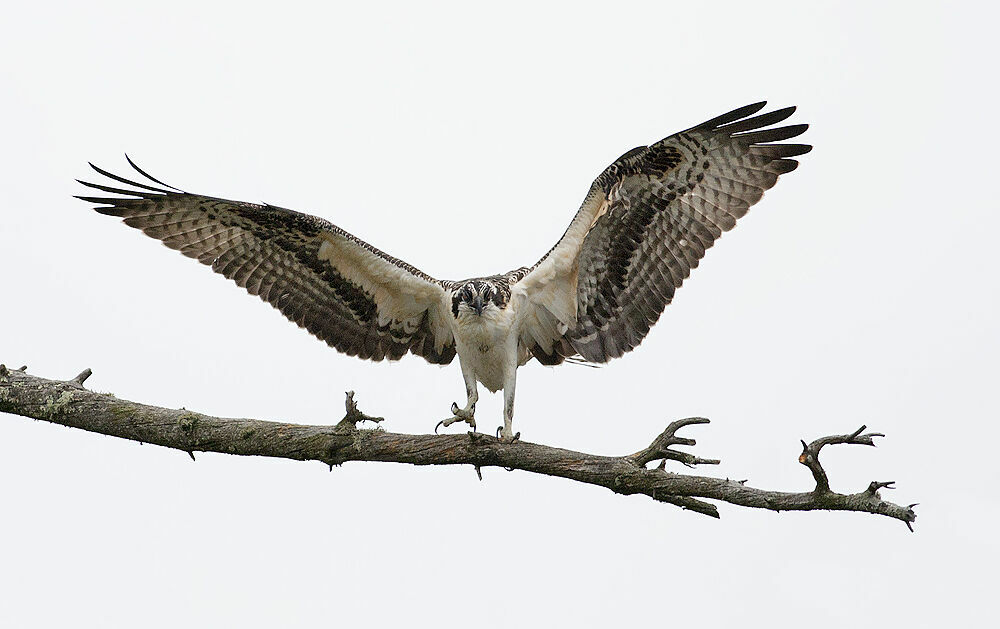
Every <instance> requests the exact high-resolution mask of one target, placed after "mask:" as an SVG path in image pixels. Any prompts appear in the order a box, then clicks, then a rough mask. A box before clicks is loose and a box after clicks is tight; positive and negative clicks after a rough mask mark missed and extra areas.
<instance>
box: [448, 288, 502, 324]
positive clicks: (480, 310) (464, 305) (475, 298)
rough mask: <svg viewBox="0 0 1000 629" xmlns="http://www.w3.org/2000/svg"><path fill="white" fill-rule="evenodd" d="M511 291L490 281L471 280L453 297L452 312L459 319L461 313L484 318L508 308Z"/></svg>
mask: <svg viewBox="0 0 1000 629" xmlns="http://www.w3.org/2000/svg"><path fill="white" fill-rule="evenodd" d="M508 298H509V291H505V290H503V287H501V286H498V285H497V284H495V283H494V282H492V281H490V280H469V281H468V282H465V283H464V284H462V285H461V286H459V287H458V289H457V290H456V291H455V293H454V294H453V295H452V300H451V311H452V314H454V315H455V318H456V319H457V318H458V316H459V315H460V314H461V313H463V312H464V313H466V314H469V315H476V316H480V317H481V316H483V314H484V313H486V314H489V313H490V312H491V311H493V310H503V309H504V308H506V307H507V299H508Z"/></svg>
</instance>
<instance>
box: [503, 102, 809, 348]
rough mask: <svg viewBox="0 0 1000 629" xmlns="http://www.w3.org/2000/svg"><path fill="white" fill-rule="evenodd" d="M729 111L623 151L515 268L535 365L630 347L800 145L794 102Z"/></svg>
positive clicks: (515, 290)
mask: <svg viewBox="0 0 1000 629" xmlns="http://www.w3.org/2000/svg"><path fill="white" fill-rule="evenodd" d="M764 105H765V103H756V104H753V105H748V106H746V107H741V108H739V109H735V110H733V111H731V112H729V113H726V114H723V115H721V116H718V117H716V118H713V119H711V120H708V121H706V122H703V123H702V124H700V125H697V126H695V127H692V128H690V129H687V130H686V131H681V132H680V133H675V134H674V135H672V136H670V137H667V138H664V139H663V140H660V141H659V142H656V143H655V144H652V145H650V146H641V147H638V148H635V149H633V150H631V151H629V152H628V153H626V154H624V155H622V156H621V157H620V158H618V160H617V161H615V163H614V164H612V165H611V166H609V167H608V168H607V169H606V170H605V171H604V172H603V173H601V175H600V176H599V177H598V178H597V180H596V181H595V182H594V184H593V185H592V186H591V188H590V192H589V193H588V195H587V198H586V199H585V200H584V202H583V205H582V206H581V208H580V210H579V212H577V214H576V216H575V217H574V218H573V222H572V223H570V226H569V228H568V229H567V230H566V233H565V234H564V235H563V237H562V238H561V239H560V240H559V242H558V243H556V245H555V246H554V247H553V248H552V250H551V251H549V253H548V254H546V255H545V257H543V258H542V259H541V260H540V261H539V262H538V263H537V264H536V265H535V266H534V267H531V268H530V269H527V268H526V269H521V270H519V271H516V272H515V273H517V275H518V281H517V282H516V283H515V284H514V286H513V287H512V289H511V292H512V296H513V298H514V299H518V300H520V304H519V308H518V313H519V316H520V317H522V323H521V326H520V329H521V342H522V343H523V344H524V346H525V347H527V348H528V349H529V351H530V353H531V355H532V356H534V357H535V358H537V359H538V360H539V361H540V362H542V363H545V364H557V363H559V362H562V360H563V359H565V358H568V357H571V356H574V355H577V354H578V355H580V356H582V357H583V358H584V359H585V360H587V361H591V362H602V363H603V362H606V361H608V360H610V359H612V358H617V357H618V356H621V355H622V354H624V353H625V352H627V351H629V350H631V349H633V348H634V347H636V346H637V345H638V344H639V343H640V342H641V341H642V339H643V338H644V337H645V336H646V334H647V333H648V332H649V328H650V326H651V325H653V324H654V323H655V322H656V320H657V319H659V317H660V314H662V312H663V309H664V308H665V307H666V305H667V304H668V303H670V300H671V299H672V298H673V295H674V291H675V290H676V289H677V288H679V287H680V286H681V283H683V281H684V280H685V279H686V278H687V276H688V274H689V273H690V272H691V269H693V268H695V267H696V266H698V261H699V260H700V259H701V257H702V256H704V255H705V251H706V250H707V249H708V248H709V247H711V246H712V244H713V243H714V242H715V240H716V239H717V238H719V236H721V235H722V233H723V232H725V231H728V230H729V229H731V228H732V227H733V226H734V225H736V220H737V219H738V218H740V217H741V216H743V215H744V214H746V212H747V210H748V209H749V208H750V206H751V205H753V204H754V203H756V202H757V201H759V200H760V198H761V196H762V195H763V194H764V191H765V190H767V189H768V188H770V187H771V186H773V185H774V184H775V182H776V181H777V180H778V176H779V175H781V174H784V173H787V172H790V171H792V170H794V169H795V167H796V166H798V162H797V161H796V160H794V159H789V158H791V157H795V156H797V155H801V154H803V153H806V152H808V151H809V150H810V148H812V147H810V146H808V145H805V144H782V143H779V142H781V141H782V140H787V139H789V138H793V137H795V136H798V135H799V134H801V133H802V132H803V131H805V130H806V127H807V125H804V124H798V125H790V126H786V127H777V128H766V127H769V126H770V125H773V124H775V123H778V122H781V121H782V120H785V119H786V118H788V117H789V116H791V115H792V113H793V112H794V111H795V108H794V107H788V108H785V109H779V110H777V111H772V112H770V113H766V114H761V115H757V116H754V115H753V114H756V113H757V112H758V111H760V110H761V109H762V108H763V107H764Z"/></svg>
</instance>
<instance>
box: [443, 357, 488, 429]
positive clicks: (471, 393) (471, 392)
mask: <svg viewBox="0 0 1000 629" xmlns="http://www.w3.org/2000/svg"><path fill="white" fill-rule="evenodd" d="M459 362H460V363H461V365H462V378H463V379H464V380H465V395H466V403H465V408H458V403H457V402H452V403H451V414H452V416H451V417H449V418H447V419H442V420H441V421H439V422H438V424H437V426H435V427H434V432H435V433H436V432H437V429H438V428H439V427H441V426H445V427H448V426H451V425H452V424H454V423H455V422H465V423H467V424H469V427H470V428H472V429H473V430H475V429H476V418H475V414H476V402H477V401H479V385H478V384H477V383H476V374H475V373H474V372H473V371H472V368H471V367H469V366H467V365H466V364H465V363H464V362H462V360H461V357H459Z"/></svg>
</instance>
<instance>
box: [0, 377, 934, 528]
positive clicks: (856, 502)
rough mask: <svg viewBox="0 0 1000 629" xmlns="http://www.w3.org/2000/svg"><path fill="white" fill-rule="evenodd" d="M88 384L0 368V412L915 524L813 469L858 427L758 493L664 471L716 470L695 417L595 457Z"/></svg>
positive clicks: (139, 432) (740, 484) (128, 433)
mask: <svg viewBox="0 0 1000 629" xmlns="http://www.w3.org/2000/svg"><path fill="white" fill-rule="evenodd" d="M88 376H90V370H89V369H87V370H85V371H83V372H82V373H81V374H80V375H78V376H77V377H76V378H74V379H72V380H70V381H65V382H64V381H58V380H46V379H44V378H39V377H37V376H32V375H30V374H28V373H26V371H25V369H24V368H22V369H20V370H13V371H12V370H9V369H7V368H6V367H5V366H3V365H0V412H4V413H12V414H15V415H22V416H24V417H33V418H35V419H41V420H45V421H49V422H53V423H56V424H62V425H64V426H71V427H74V428H80V429H83V430H88V431H90V432H96V433H100V434H104V435H110V436H114V437H121V438H123V439H131V440H133V441H139V442H142V443H154V444H157V445H161V446H165V447H168V448H175V449H177V450H182V451H184V452H187V453H188V454H190V455H191V457H192V458H193V457H194V452H195V451H199V452H221V453H226V454H239V455H245V456H269V457H279V458H286V459H295V460H300V461H306V460H311V461H322V462H323V463H326V464H327V465H329V466H330V467H331V468H332V467H333V466H334V465H341V464H343V463H346V462H347V461H391V462H396V463H412V464H414V465H472V466H474V467H475V468H476V472H477V473H479V471H480V469H481V468H483V467H487V466H497V467H504V468H507V469H511V470H515V469H516V470H524V471H526V472H534V473H536V474H545V475H548V476H558V477H561V478H568V479H571V480H575V481H579V482H582V483H589V484H592V485H600V486H601V487H606V488H608V489H610V490H612V491H614V492H616V493H619V494H625V495H630V494H644V495H647V496H650V497H651V498H653V499H654V500H657V501H659V502H666V503H670V504H673V505H677V506H679V507H682V508H684V509H689V510H692V511H697V512H698V513H703V514H705V515H710V516H712V517H716V518H717V517H719V512H718V509H717V508H716V506H715V505H714V504H712V503H710V502H707V500H716V501H722V502H728V503H731V504H734V505H740V506H744V507H756V508H760V509H770V510H772V511H810V510H818V509H826V510H839V511H862V512H867V513H874V514H877V515H883V516H887V517H890V518H895V519H897V520H901V521H903V522H905V523H906V525H907V526H908V527H910V530H911V531H912V530H913V529H912V523H913V521H914V520H915V519H916V517H917V516H916V514H915V513H914V511H913V507H914V506H915V505H909V506H907V507H903V506H900V505H897V504H894V503H891V502H888V501H886V500H883V499H882V498H881V496H880V495H879V490H881V489H891V486H890V485H891V482H883V481H873V482H872V483H871V484H870V485H869V486H868V487H867V488H866V489H865V490H863V491H861V492H858V493H855V494H840V493H836V492H834V491H832V490H831V489H830V483H829V479H828V477H827V473H826V471H825V470H824V469H823V467H822V466H821V465H820V463H819V452H820V450H821V449H822V448H823V447H824V446H827V445H835V444H863V445H874V438H875V437H880V436H882V435H880V434H879V433H865V434H863V433H864V430H865V427H864V426H862V427H861V428H859V429H858V430H856V431H855V432H853V433H851V434H849V435H835V436H830V437H823V438H821V439H817V440H815V441H813V442H812V443H810V444H808V445H807V444H806V443H805V442H804V441H803V442H802V446H803V450H802V454H801V455H800V456H799V462H801V463H802V464H803V465H805V466H806V467H808V468H809V470H810V471H811V472H812V474H813V478H814V480H815V481H816V487H815V489H814V490H812V491H809V492H799V493H793V492H780V491H768V490H763V489H756V488H754V487H749V486H747V485H746V481H735V480H729V479H722V478H715V477H711V476H694V475H687V474H677V473H674V472H669V471H667V470H666V462H667V460H673V461H679V462H681V463H683V464H685V465H687V466H689V467H693V466H695V465H711V464H717V463H718V462H719V461H718V460H716V459H703V458H700V457H697V456H694V455H692V454H689V453H686V452H681V451H678V450H674V449H672V447H671V446H693V445H695V440H694V439H690V438H687V437H679V436H677V435H676V433H677V431H678V430H680V429H682V428H685V427H687V426H689V425H693V424H706V423H708V421H709V420H707V419H705V418H701V417H692V418H688V419H680V420H677V421H675V422H673V423H671V424H670V425H669V426H667V429H666V430H664V431H663V433H661V434H660V435H659V436H658V437H657V438H656V439H655V440H653V442H652V443H651V444H650V445H649V446H648V447H646V448H644V449H642V450H640V451H638V452H636V453H634V454H630V455H626V456H598V455H594V454H585V453H582V452H573V451H571V450H564V449H561V448H554V447H551V446H545V445H540V444H535V443H529V442H525V441H517V442H515V443H503V442H501V441H499V440H498V439H496V438H494V437H492V436H489V435H484V434H480V433H466V434H461V435H409V434H400V433H391V432H387V431H385V430H383V429H382V428H381V427H375V428H373V429H368V428H359V427H358V424H359V423H362V422H372V423H378V422H381V421H383V420H382V418H381V417H370V416H368V415H366V414H364V413H362V412H361V411H360V410H358V407H357V404H356V403H355V401H354V394H353V392H351V393H348V394H347V413H346V415H345V417H344V419H343V420H341V421H340V422H339V423H337V424H336V425H334V426H306V425H301V424H289V423H281V422H272V421H262V420H257V419H222V418H218V417H212V416H209V415H205V414H202V413H196V412H193V411H188V410H185V409H180V410H174V409H167V408H160V407H156V406H149V405H146V404H139V403H137V402H129V401H126V400H121V399H118V398H116V397H115V396H113V395H110V394H101V393H95V392H93V391H88V390H87V389H84V388H83V382H84V381H85V380H86V379H87V377H88ZM656 460H660V461H661V462H660V464H659V465H658V466H656V467H653V468H647V467H646V465H647V464H648V463H651V462H653V461H656ZM480 478H482V476H481V475H480Z"/></svg>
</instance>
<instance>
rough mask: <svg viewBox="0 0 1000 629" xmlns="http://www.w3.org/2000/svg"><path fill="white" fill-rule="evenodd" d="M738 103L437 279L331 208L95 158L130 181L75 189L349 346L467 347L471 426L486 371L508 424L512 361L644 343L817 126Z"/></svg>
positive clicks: (603, 354)
mask: <svg viewBox="0 0 1000 629" xmlns="http://www.w3.org/2000/svg"><path fill="white" fill-rule="evenodd" d="M763 107H764V103H757V104H755V105H749V106H747V107H742V108H740V109H737V110H734V111H732V112H729V113H727V114H724V115H722V116H719V117H717V118H714V119H712V120H709V121H707V122H704V123H702V124H700V125H697V126H695V127H692V128H690V129H688V130H686V131H682V132H680V133H677V134H674V135H672V136H670V137H668V138H666V139H664V140H661V141H659V142H657V143H655V144H652V145H650V146H646V147H639V148H636V149H633V150H631V151H629V152H628V153H625V154H624V155H623V156H622V157H620V158H619V159H618V160H617V161H615V162H614V163H613V164H612V165H611V166H609V167H608V168H607V169H606V170H605V171H604V172H603V173H601V175H600V176H599V177H598V178H597V180H596V181H595V182H594V183H593V185H592V186H591V188H590V191H589V193H588V194H587V197H586V199H585V200H584V202H583V205H582V207H581V208H580V210H579V211H578V212H577V214H576V216H575V217H574V218H573V221H572V222H571V223H570V225H569V227H568V228H567V230H566V232H565V234H564V235H563V237H562V238H561V239H560V240H559V242H557V243H556V245H555V246H554V247H553V248H552V249H551V250H550V251H549V252H548V253H547V254H546V255H545V256H544V257H543V258H542V259H541V260H539V262H538V263H537V264H535V265H534V266H533V267H524V268H521V269H517V270H514V271H511V272H509V273H505V274H501V275H496V276H492V277H487V278H474V279H472V280H466V281H462V282H451V281H441V280H436V279H434V278H432V277H430V276H428V275H427V274H425V273H423V272H421V271H420V270H418V269H416V268H414V267H412V266H410V265H408V264H406V263H405V262H402V261H400V260H398V259H396V258H393V257H392V256H390V255H388V254H386V253H383V252H382V251H380V250H378V249H376V248H375V247H373V246H371V245H369V244H367V243H365V242H364V241H362V240H360V239H358V238H356V237H355V236H352V235H351V234H348V233H347V232H345V231H344V230H342V229H340V228H339V227H337V226H335V225H333V224H332V223H329V222H327V221H325V220H323V219H321V218H317V217H315V216H310V215H307V214H301V213H298V212H293V211H291V210H286V209H283V208H279V207H275V206H271V205H256V204H251V203H242V202H238V201H227V200H225V199H217V198H214V197H208V196H202V195H197V194H189V193H186V192H183V191H181V190H178V189H176V188H173V187H171V186H167V185H166V184H163V183H162V182H160V181H158V180H156V179H154V178H152V177H150V176H149V175H147V174H146V173H145V172H143V171H142V170H141V169H139V168H138V167H137V166H136V165H135V164H134V163H132V162H131V160H130V161H129V163H130V164H131V165H132V167H133V168H135V170H136V171H137V172H138V173H139V174H140V175H141V176H143V177H145V178H146V179H148V180H149V183H141V182H136V181H131V180H129V179H125V178H123V177H119V176H117V175H114V174H112V173H110V172H107V171H105V170H102V169H100V168H97V167H96V166H94V169H95V170H96V171H97V172H99V173H100V174H102V175H104V176H106V177H108V178H110V179H112V180H114V181H116V182H119V183H120V184H124V185H126V186H128V187H127V188H119V187H116V186H111V185H104V184H96V183H87V182H81V183H83V184H84V185H86V186H88V187H91V188H94V189H97V190H101V191H103V192H106V193H110V194H113V195H120V196H113V197H90V196H86V197H83V196H81V197H79V198H81V199H84V200H85V201H90V202H93V203H96V204H98V207H97V208H96V209H97V211H99V212H101V213H103V214H110V215H113V216H119V217H122V218H123V219H124V222H125V223H126V224H128V225H130V226H132V227H136V228H138V229H141V230H142V231H143V232H144V233H145V234H147V235H149V236H151V237H153V238H156V239H158V240H161V241H163V243H164V244H166V245H167V246H168V247H171V248H173V249H177V250H179V251H180V252H181V253H183V254H184V255H186V256H189V257H192V258H195V259H197V260H198V261H200V262H201V263H203V264H207V265H210V266H211V267H212V269H213V270H214V271H216V272H218V273H221V274H223V275H225V276H226V277H228V278H230V279H232V280H233V281H235V282H236V283H237V284H238V285H239V286H242V287H243V288H245V289H246V290H247V291H248V292H249V293H250V294H253V295H258V296H260V298H261V299H263V300H264V301H267V302H268V303H270V304H271V305H273V306H274V307H276V308H278V309H279V310H280V311H281V312H282V313H283V314H285V316H286V317H288V318H289V319H290V320H292V321H294V322H295V323H297V324H298V325H299V326H301V327H304V328H306V329H307V330H309V332H311V333H312V334H314V335H315V336H317V337H318V338H320V339H321V340H323V341H326V342H327V343H328V344H329V345H331V346H332V347H335V348H336V349H338V350H340V351H342V352H344V353H347V354H349V355H352V356H359V357H361V358H367V359H371V360H383V359H386V358H388V359H398V358H400V357H402V356H403V355H404V354H406V353H407V352H412V353H414V354H416V355H418V356H422V357H423V358H425V359H427V360H428V361H430V362H432V363H437V364H447V363H450V362H451V361H452V359H453V358H454V357H455V355H456V353H457V354H458V356H459V360H460V362H461V365H462V373H463V377H464V379H465V383H466V393H467V398H468V401H467V404H466V406H465V408H463V409H459V408H458V406H457V405H454V404H453V405H452V412H453V417H451V418H449V419H448V420H445V422H444V423H445V424H446V425H448V424H450V423H452V422H454V421H467V422H469V423H470V424H471V425H472V426H475V422H474V419H473V414H474V412H475V402H476V400H477V399H478V387H477V386H476V382H477V381H478V382H481V383H483V384H484V385H486V386H487V388H489V389H490V390H493V391H496V390H498V389H501V388H502V389H503V390H504V397H505V405H504V420H505V421H504V427H503V436H504V437H505V438H507V439H512V438H514V435H513V433H512V430H511V419H512V415H513V399H514V385H515V379H516V371H517V368H518V367H519V366H520V365H522V364H524V363H525V362H527V361H528V360H530V359H531V358H535V359H537V360H538V361H539V362H541V363H543V364H547V365H554V364H558V363H561V362H563V361H564V360H566V359H581V358H582V359H583V360H585V361H589V362H606V361H608V360H610V359H612V358H616V357H619V356H621V355H622V354H624V353H626V352H628V351H630V350H632V349H634V348H635V347H636V346H637V345H639V343H640V342H641V341H642V339H643V338H645V336H646V334H647V333H648V332H649V328H650V326H652V325H653V324H654V323H655V322H656V321H657V319H658V318H659V317H660V315H661V314H662V312H663V309H664V308H665V307H666V305H667V304H668V303H670V301H671V299H672V298H673V295H674V291H675V290H676V289H677V288H679V287H680V286H681V284H682V283H683V281H684V280H685V279H686V278H687V276H688V275H689V274H690V272H691V269H693V268H695V267H696V266H697V265H698V261H699V260H700V259H701V257H702V256H703V255H704V254H705V251H706V250H707V249H708V248H709V247H711V246H712V244H713V243H714V242H715V240H716V239H717V238H718V237H719V236H721V235H722V232H724V231H728V230H729V229H731V228H732V227H733V226H734V225H735V224H736V220H737V219H738V218H740V217H741V216H743V215H744V214H745V213H746V212H747V210H748V209H749V207H750V206H751V205H753V204H754V203H756V202H757V201H759V200H760V198H761V196H762V195H763V193H764V191H765V190H767V189H768V188H770V187H771V186H773V185H774V184H775V182H776V181H777V179H778V176H779V175H781V174H784V173H787V172H790V171H792V170H794V169H795V167H796V166H797V165H798V162H797V161H795V160H793V159H790V158H792V157H794V156H797V155H801V154H803V153H806V152H808V151H809V150H810V148H811V147H809V146H807V145H802V144H780V143H777V144H776V142H781V141H783V140H787V139H790V138H793V137H795V136H798V135H800V134H801V133H802V132H803V131H805V129H806V125H791V126H786V127H777V128H766V127H771V125H774V124H776V123H779V122H781V121H783V120H785V119H786V118H788V117H789V116H791V114H792V113H793V112H794V108H787V109H781V110H777V111H773V112H770V113H767V114H763V115H758V116H754V114H756V113H757V112H758V111H760V110H761V109H762V108H763Z"/></svg>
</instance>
